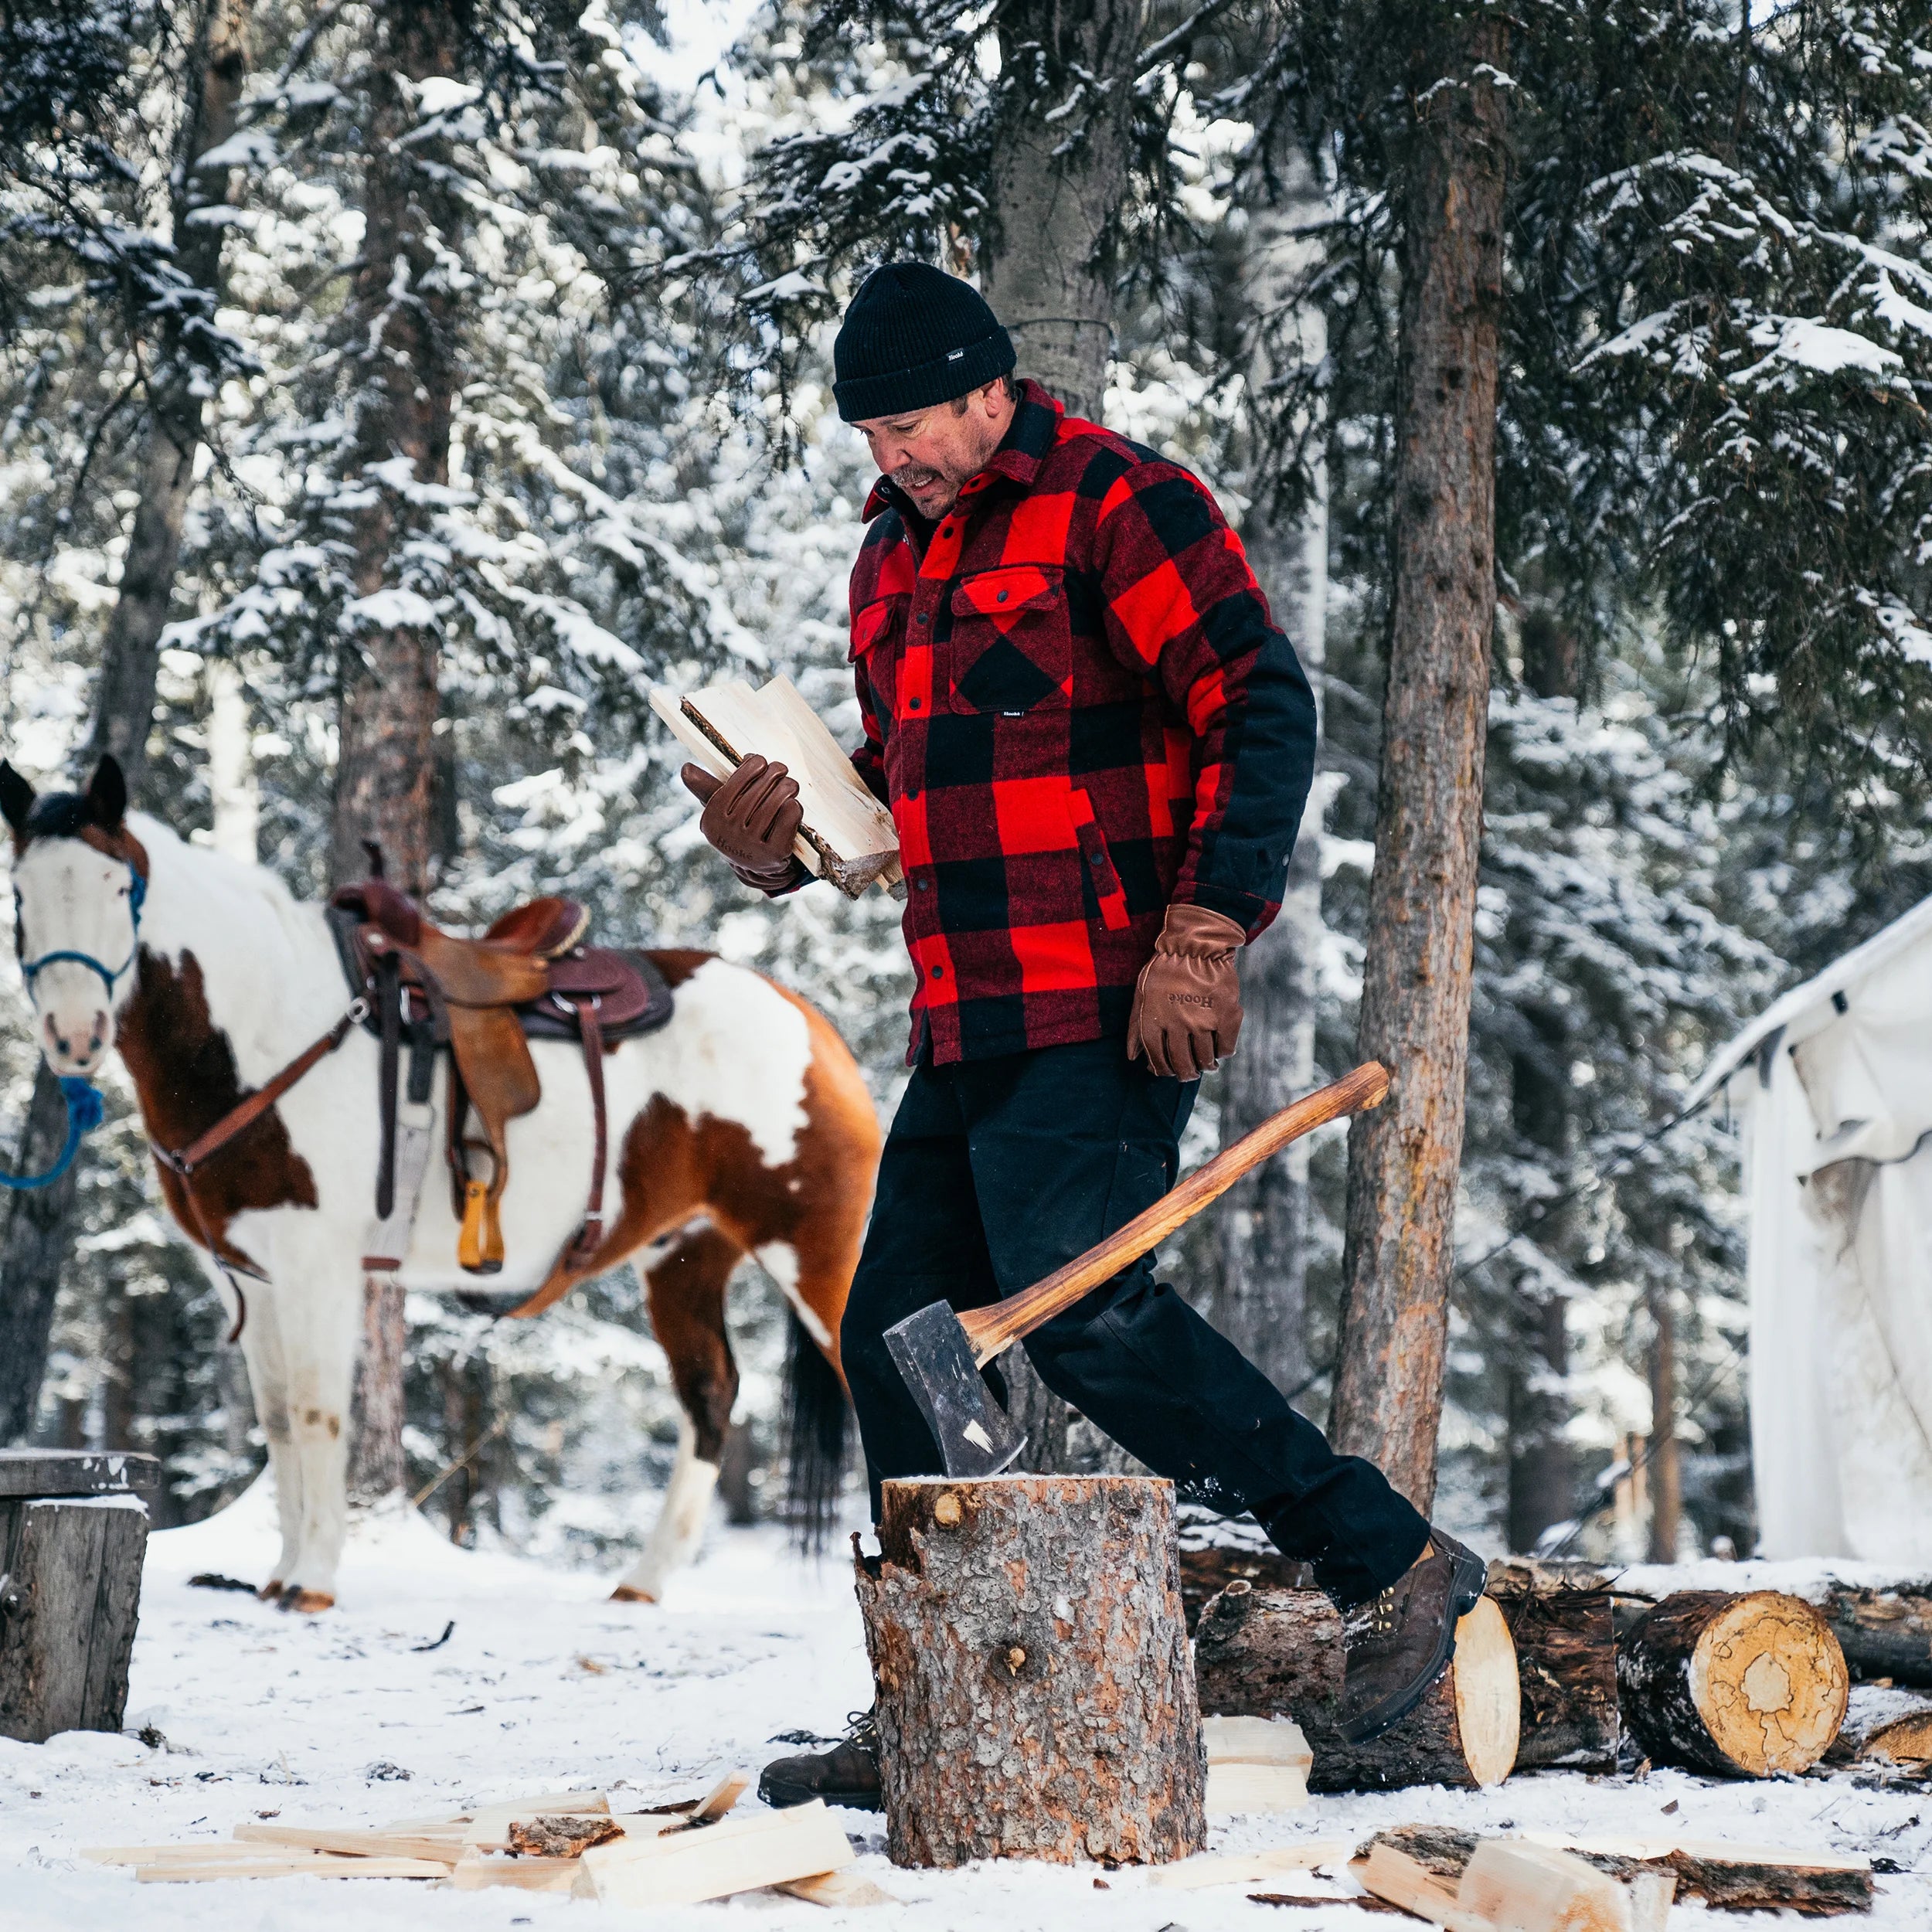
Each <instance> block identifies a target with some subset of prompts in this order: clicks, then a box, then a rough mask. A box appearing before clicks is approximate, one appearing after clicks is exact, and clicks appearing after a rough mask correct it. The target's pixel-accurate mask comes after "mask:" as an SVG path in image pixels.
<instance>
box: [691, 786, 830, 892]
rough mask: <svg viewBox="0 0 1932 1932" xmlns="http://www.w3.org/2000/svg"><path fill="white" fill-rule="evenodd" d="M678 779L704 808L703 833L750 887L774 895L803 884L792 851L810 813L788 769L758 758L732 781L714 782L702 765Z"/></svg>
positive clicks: (699, 822) (701, 827) (800, 867)
mask: <svg viewBox="0 0 1932 1932" xmlns="http://www.w3.org/2000/svg"><path fill="white" fill-rule="evenodd" d="M679 777H682V779H683V780H684V784H685V790H686V791H689V793H690V794H691V795H692V797H693V798H696V799H698V800H699V801H701V802H702V804H703V806H704V816H703V817H702V818H700V819H699V821H698V825H699V829H700V830H701V831H702V832H703V834H704V835H705V837H706V838H707V839H709V841H710V842H711V844H712V845H713V847H714V848H715V849H716V850H717V851H718V852H719V853H720V854H721V855H723V859H724V860H725V862H726V864H727V865H728V866H730V868H731V869H732V870H733V872H736V874H737V875H738V876H739V878H740V879H742V880H743V882H744V883H745V884H746V885H747V886H752V887H753V888H754V889H757V891H759V892H767V893H771V892H782V891H783V890H784V889H785V887H786V886H791V885H795V884H796V883H798V879H799V878H800V877H801V876H802V874H803V872H804V867H803V866H801V865H800V864H799V862H798V860H797V859H795V858H794V856H793V855H792V850H791V847H792V842H793V841H794V839H795V838H797V837H798V828H799V827H800V825H802V824H804V818H805V813H804V807H803V806H802V805H801V804H799V802H798V780H797V779H795V778H794V777H792V776H791V774H790V773H789V772H787V770H785V768H784V766H783V765H774V764H767V763H766V762H765V760H764V759H763V758H761V757H759V756H758V754H757V753H756V752H753V753H752V754H751V755H750V757H747V758H746V759H744V760H743V761H742V762H741V763H740V765H739V767H738V769H737V770H736V771H734V772H733V774H731V776H730V777H729V778H714V777H712V775H711V774H710V773H709V772H708V771H706V770H705V769H704V767H702V765H686V766H685V768H684V770H682V772H681V773H679Z"/></svg>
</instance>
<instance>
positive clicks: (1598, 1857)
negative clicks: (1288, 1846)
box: [1355, 1825, 1872, 1917]
mask: <svg viewBox="0 0 1932 1932" xmlns="http://www.w3.org/2000/svg"><path fill="white" fill-rule="evenodd" d="M1523 1835H1524V1836H1525V1838H1527V1839H1529V1841H1530V1842H1532V1843H1534V1844H1538V1845H1549V1846H1551V1847H1552V1848H1553V1849H1556V1850H1559V1851H1565V1852H1570V1853H1572V1854H1573V1855H1575V1856H1576V1857H1577V1858H1580V1859H1583V1860H1584V1861H1585V1862H1586V1863H1587V1864H1590V1865H1592V1866H1595V1867H1596V1869H1597V1870H1598V1871H1600V1872H1608V1873H1609V1874H1610V1875H1611V1876H1612V1877H1613V1878H1617V1879H1623V1880H1624V1881H1626V1882H1632V1881H1634V1879H1636V1878H1637V1877H1638V1876H1640V1875H1641V1874H1642V1873H1644V1872H1650V1873H1651V1874H1654V1875H1655V1876H1659V1877H1663V1876H1668V1877H1672V1878H1674V1879H1675V1880H1676V1883H1677V1896H1679V1898H1696V1899H1701V1900H1703V1901H1704V1903H1706V1904H1707V1905H1709V1906H1710V1907H1711V1908H1712V1909H1713V1910H1726V1911H1736V1912H1747V1911H1756V1910H1777V1909H1778V1908H1781V1907H1786V1908H1789V1909H1791V1910H1795V1911H1799V1912H1802V1913H1807V1914H1808V1915H1811V1916H1814V1917H1828V1916H1830V1915H1832V1914H1833V1913H1841V1912H1869V1910H1871V1908H1872V1868H1871V1864H1870V1862H1869V1860H1867V1859H1863V1858H1860V1857H1858V1856H1855V1855H1845V1854H1842V1853H1839V1852H1795V1851H1791V1850H1784V1849H1774V1848H1771V1847H1768V1846H1764V1845H1746V1844H1737V1843H1733V1842H1729V1841H1726V1840H1717V1839H1701V1838H1675V1837H1671V1836H1668V1835H1662V1836H1658V1837H1653V1838H1630V1837H1593V1838H1573V1837H1570V1836H1568V1835H1565V1834H1563V1833H1561V1832H1526V1833H1525V1834H1523ZM1375 1842H1376V1843H1377V1844H1382V1845H1387V1846H1388V1847H1389V1849H1390V1850H1392V1851H1398V1852H1402V1853H1403V1855H1405V1856H1406V1857H1408V1858H1410V1859H1413V1860H1414V1862H1416V1863H1417V1864H1419V1865H1420V1866H1422V1867H1423V1869H1424V1870H1425V1871H1427V1872H1429V1873H1430V1875H1431V1876H1433V1877H1434V1878H1436V1879H1439V1880H1440V1881H1443V1882H1444V1883H1448V1884H1450V1885H1451V1886H1453V1885H1454V1884H1455V1883H1457V1881H1458V1880H1459V1879H1461V1876H1462V1874H1463V1872H1464V1870H1465V1869H1467V1868H1468V1864H1469V1861H1470V1859H1471V1857H1472V1856H1473V1855H1474V1854H1475V1849H1476V1845H1477V1842H1478V1841H1477V1838H1476V1836H1475V1833H1474V1832H1458V1831H1454V1830H1452V1829H1451V1828H1447V1827H1446V1826H1443V1825H1402V1826H1400V1827H1399V1828H1397V1829H1396V1830H1394V1831H1391V1832H1382V1833H1380V1834H1379V1835H1378V1836H1377V1838H1376V1840H1375ZM1355 1869H1356V1870H1357V1874H1358V1876H1359V1866H1358V1867H1357V1868H1355Z"/></svg>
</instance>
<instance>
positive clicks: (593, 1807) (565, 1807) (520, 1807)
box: [377, 1791, 611, 1832]
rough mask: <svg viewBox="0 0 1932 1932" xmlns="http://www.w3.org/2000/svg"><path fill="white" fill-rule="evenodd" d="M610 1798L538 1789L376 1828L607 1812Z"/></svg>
mask: <svg viewBox="0 0 1932 1932" xmlns="http://www.w3.org/2000/svg"><path fill="white" fill-rule="evenodd" d="M610 1808H611V1801H610V1800H609V1799H608V1798H607V1797H605V1795H604V1793H603V1792H601V1791H539V1792H538V1793H537V1794H536V1795H535V1796H534V1797H532V1798H502V1799H494V1798H493V1799H492V1800H491V1801H490V1802H489V1803H488V1804H478V1805H472V1806H471V1808H470V1809H469V1810H468V1811H437V1812H434V1813H429V1814H426V1815H424V1816H423V1817H420V1818H390V1819H388V1820H387V1821H385V1822H384V1823H383V1824H382V1825H379V1826H378V1827H377V1829H378V1830H379V1831H384V1832H425V1831H437V1830H440V1829H441V1828H443V1827H444V1826H446V1825H447V1826H450V1827H451V1828H460V1827H461V1826H463V1825H468V1824H470V1823H471V1822H472V1821H474V1819H475V1818H477V1817H478V1815H480V1814H482V1813H485V1812H489V1813H496V1812H501V1813H504V1814H506V1818H505V1822H508V1820H509V1818H524V1817H528V1816H531V1815H534V1814H535V1813H536V1812H538V1811H553V1812H557V1813H560V1814H568V1813H570V1812H573V1811H609V1810H610Z"/></svg>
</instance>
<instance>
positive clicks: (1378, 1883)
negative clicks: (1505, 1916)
mask: <svg viewBox="0 0 1932 1932" xmlns="http://www.w3.org/2000/svg"><path fill="white" fill-rule="evenodd" d="M1349 1869H1350V1870H1351V1871H1352V1872H1354V1873H1355V1876H1356V1877H1357V1878H1358V1879H1360V1880H1361V1881H1362V1889H1363V1890H1364V1891H1365V1892H1372V1893H1374V1894H1375V1895H1376V1897H1377V1898H1379V1899H1386V1900H1388V1901H1389V1903H1390V1904H1391V1905H1399V1906H1401V1907H1402V1909H1403V1910H1404V1911H1405V1912H1413V1913H1415V1915H1416V1917H1417V1918H1419V1919H1427V1920H1428V1921H1429V1923H1430V1924H1431V1925H1440V1926H1443V1927H1446V1928H1447V1932H1495V1927H1494V1926H1492V1924H1491V1923H1489V1921H1488V1920H1487V1919H1483V1918H1479V1917H1477V1916H1476V1914H1475V1913H1472V1912H1468V1911H1466V1910H1464V1908H1463V1906H1462V1903H1461V1900H1458V1898H1457V1896H1456V1895H1455V1893H1454V1892H1452V1891H1451V1889H1449V1887H1448V1886H1446V1885H1444V1883H1443V1882H1442V1881H1441V1879H1438V1878H1437V1877H1435V1876H1434V1875H1433V1874H1432V1873H1431V1872H1430V1870H1429V1869H1428V1868H1427V1866H1423V1865H1419V1864H1417V1862H1416V1861H1415V1860H1414V1859H1412V1858H1410V1857H1409V1856H1407V1855H1406V1854H1405V1853H1403V1852H1398V1851H1397V1850H1396V1849H1395V1848H1394V1846H1393V1845H1384V1844H1382V1843H1381V1842H1379V1841H1378V1842H1376V1844H1374V1845H1372V1846H1370V1847H1369V1855H1368V1857H1367V1858H1366V1859H1362V1860H1359V1861H1358V1862H1356V1863H1355V1864H1353V1865H1352V1866H1350V1867H1349Z"/></svg>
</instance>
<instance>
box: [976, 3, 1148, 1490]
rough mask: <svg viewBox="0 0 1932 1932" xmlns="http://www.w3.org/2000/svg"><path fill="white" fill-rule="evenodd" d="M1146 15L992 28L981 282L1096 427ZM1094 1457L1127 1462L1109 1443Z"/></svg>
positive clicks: (1058, 1410) (1040, 368)
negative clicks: (1008, 78)
mask: <svg viewBox="0 0 1932 1932" xmlns="http://www.w3.org/2000/svg"><path fill="white" fill-rule="evenodd" d="M1142 20H1143V12H1142V9H1141V5H1139V4H1138V0H1075V4H1073V5H1070V6H1061V5H1047V4H1046V3H1045V0H1028V3H1027V4H1026V5H1022V6H1020V7H1018V8H1016V9H1012V10H1011V11H1009V12H1008V13H1007V14H1005V15H1003V16H1002V26H1001V30H1000V32H1001V49H1002V57H1003V62H1004V66H1005V71H1006V72H1007V73H1009V74H1011V75H1012V77H1013V91H1012V97H1011V98H1010V99H1009V102H1008V105H1007V110H1006V113H1005V117H1004V118H1003V119H1002V123H1001V125H1000V129H999V133H998V137H997V138H996V141H995V147H994V155H993V178H992V210H991V215H990V218H989V220H988V233H987V234H986V236H985V240H984V243H983V245H982V247H981V255H980V261H979V264H978V265H979V278H980V285H981V292H982V293H983V294H985V298H986V300H987V301H988V304H990V305H991V306H992V311H993V313H994V314H995V315H997V316H998V318H999V319H1000V321H1002V323H1003V324H1004V325H1005V328H1006V330H1007V332H1008V333H1009V335H1011V336H1012V338H1013V346H1014V349H1015V351H1016V352H1018V354H1019V367H1018V369H1016V370H1015V375H1016V376H1019V377H1022V378H1023V377H1028V376H1030V377H1032V379H1034V380H1035V381H1036V382H1039V383H1043V384H1044V385H1045V386H1046V388H1047V389H1049V391H1050V392H1051V393H1053V395H1055V396H1057V397H1058V398H1059V399H1060V401H1061V402H1063V403H1065V404H1066V409H1067V413H1069V414H1070V415H1074V416H1084V417H1089V418H1090V419H1092V420H1096V421H1097V420H1099V417H1100V400H1101V397H1102V396H1103V395H1104V393H1105V390H1106V387H1107V352H1108V349H1109V346H1110V345H1111V341H1112V332H1113V323H1114V292H1113V281H1112V265H1111V260H1110V259H1109V257H1108V253H1107V246H1108V236H1109V233H1110V232H1111V229H1112V226H1113V224H1114V221H1115V219H1117V216H1118V215H1119V213H1120V209H1121V200H1122V198H1123V197H1124V195H1125V193H1126V192H1127V165H1128V121H1127V110H1128V107H1129V105H1130V100H1129V96H1130V92H1131V85H1132V77H1133V68H1134V56H1135V55H1136V54H1137V53H1138V52H1139V50H1140V47H1141V24H1142ZM1070 65H1072V66H1077V67H1078V68H1079V69H1080V70H1083V72H1084V73H1086V74H1087V75H1089V76H1091V77H1093V78H1094V80H1097V81H1099V82H1102V83H1109V82H1111V83H1112V85H1111V92H1109V93H1108V94H1107V95H1106V97H1105V98H1104V100H1099V101H1097V100H1096V99H1095V97H1094V94H1093V93H1092V92H1091V91H1090V90H1088V91H1085V92H1083V95H1082V100H1081V104H1080V108H1079V110H1078V113H1079V114H1080V116H1085V115H1087V114H1091V115H1092V117H1093V118H1092V120H1091V121H1090V123H1086V124H1085V126H1086V132H1085V135H1084V138H1083V139H1082V140H1081V141H1080V142H1079V143H1078V144H1077V147H1076V148H1075V151H1073V153H1072V154H1070V155H1062V154H1060V153H1059V152H1057V151H1058V150H1060V148H1063V147H1065V146H1066V145H1067V141H1068V137H1069V135H1070V133H1071V132H1072V131H1073V128H1072V127H1070V126H1069V124H1067V123H1066V121H1060V122H1057V123H1049V121H1048V120H1047V118H1046V115H1047V112H1048V111H1049V109H1050V108H1052V107H1054V106H1056V105H1057V104H1060V102H1062V101H1063V100H1066V98H1067V97H1068V95H1069V94H1070V91H1071V90H1073V87H1075V86H1076V85H1077V83H1076V81H1075V80H1074V78H1073V76H1072V75H1071V74H1070V73H1069V72H1068V71H1067V70H1068V67H1069V66H1070ZM1080 124H1082V123H1081V122H1080V121H1076V122H1075V123H1074V125H1076V126H1078V125H1080ZM1000 1369H1001V1372H1002V1374H1003V1375H1004V1376H1005V1378H1006V1386H1007V1392H1008V1405H1007V1406H1008V1407H1009V1410H1010V1411H1011V1413H1012V1416H1013V1418H1014V1420H1015V1422H1017V1423H1018V1424H1019V1427H1021V1428H1022V1430H1025V1431H1026V1454H1025V1456H1024V1458H1023V1460H1024V1461H1025V1463H1026V1466H1027V1467H1028V1468H1032V1469H1036V1470H1038V1471H1041V1472H1042V1473H1043V1474H1056V1473H1067V1472H1069V1471H1071V1470H1072V1468H1073V1467H1074V1465H1075V1463H1076V1461H1081V1462H1083V1463H1091V1462H1092V1461H1094V1459H1095V1458H1094V1456H1093V1455H1091V1454H1080V1452H1079V1450H1078V1449H1077V1447H1076V1444H1077V1438H1076V1437H1075V1434H1074V1430H1073V1422H1074V1413H1073V1410H1071V1409H1070V1408H1069V1407H1068V1406H1067V1405H1066V1403H1064V1402H1063V1401H1062V1400H1060V1397H1059V1396H1056V1395H1055V1394H1054V1393H1053V1391H1052V1390H1051V1389H1049V1388H1048V1387H1047V1386H1046V1384H1045V1383H1043V1382H1042V1381H1041V1380H1040V1379H1039V1376H1038V1375H1036V1373H1035V1372H1034V1370H1033V1366H1032V1363H1031V1362H1029V1361H1028V1360H1027V1359H1026V1356H1025V1355H1022V1353H1021V1352H1019V1350H1018V1349H1014V1350H1013V1351H1012V1352H1010V1353H1009V1355H1006V1357H1005V1359H1003V1360H1002V1362H1001V1364H1000ZM1086 1433H1087V1432H1085V1431H1082V1432H1080V1434H1081V1435H1085V1434H1086ZM1084 1446H1085V1445H1084V1444H1081V1445H1080V1447H1081V1448H1083V1447H1084ZM1098 1460H1099V1461H1101V1462H1102V1463H1103V1464H1114V1463H1116V1462H1120V1463H1123V1464H1124V1462H1125V1461H1126V1458H1124V1456H1121V1455H1120V1454H1117V1453H1116V1452H1115V1451H1114V1446H1113V1445H1112V1444H1103V1445H1102V1446H1101V1447H1100V1451H1099V1456H1098ZM1133 1466H1134V1467H1135V1468H1138V1466H1139V1465H1138V1464H1134V1465H1133Z"/></svg>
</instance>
